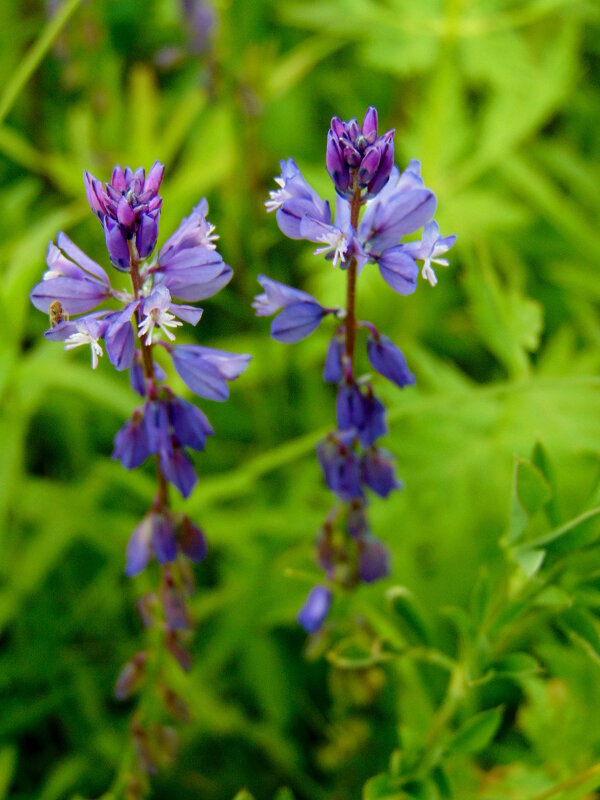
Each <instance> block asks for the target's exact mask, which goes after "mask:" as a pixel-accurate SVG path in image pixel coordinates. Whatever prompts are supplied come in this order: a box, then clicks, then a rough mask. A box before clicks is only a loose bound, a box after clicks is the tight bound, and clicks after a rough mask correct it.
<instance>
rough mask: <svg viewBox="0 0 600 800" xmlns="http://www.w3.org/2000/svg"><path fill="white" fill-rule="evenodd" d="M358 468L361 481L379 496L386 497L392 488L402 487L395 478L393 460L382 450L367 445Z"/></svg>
mask: <svg viewBox="0 0 600 800" xmlns="http://www.w3.org/2000/svg"><path fill="white" fill-rule="evenodd" d="M360 468H361V480H362V481H363V483H365V484H366V485H367V486H368V487H369V488H370V489H372V490H373V491H374V492H375V494H378V495H379V496H380V497H387V496H388V495H389V494H390V492H392V491H393V490H394V489H402V483H401V482H400V481H399V480H398V479H397V478H396V473H395V471H394V462H393V461H392V458H391V456H390V454H389V453H386V452H385V451H384V450H379V449H378V448H377V447H369V448H368V450H366V451H365V454H364V456H363V458H362V461H361V465H360Z"/></svg>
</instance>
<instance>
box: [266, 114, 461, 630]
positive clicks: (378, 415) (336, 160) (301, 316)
mask: <svg viewBox="0 0 600 800" xmlns="http://www.w3.org/2000/svg"><path fill="white" fill-rule="evenodd" d="M377 127H378V120H377V111H376V109H375V108H373V107H371V108H369V109H368V110H367V112H366V114H365V117H364V120H363V122H362V125H359V124H358V122H357V120H356V119H352V120H350V121H349V122H342V121H341V120H339V119H338V118H337V117H334V118H333V119H332V121H331V128H330V130H329V134H328V137H327V152H326V164H327V170H328V172H329V175H330V177H331V179H332V181H333V184H334V187H335V190H336V202H335V218H333V217H332V213H331V208H330V205H329V203H328V202H327V201H326V200H323V199H322V198H321V197H319V195H318V194H317V192H316V191H315V190H314V189H313V188H312V187H311V186H310V185H309V184H308V183H307V181H306V180H305V179H304V178H303V176H302V174H301V172H300V170H299V168H298V166H297V164H296V163H295V161H294V160H293V159H292V158H289V159H288V160H287V161H282V162H281V176H280V177H278V178H276V179H275V181H276V183H277V185H278V188H277V189H276V190H273V191H271V193H270V198H269V200H268V201H267V202H266V203H265V205H266V208H267V211H269V212H271V211H274V212H275V215H276V219H277V224H278V225H279V228H280V229H281V231H282V232H283V233H284V234H285V235H286V236H288V237H290V238H291V239H306V240H308V241H310V242H314V243H315V244H317V245H318V247H317V248H316V250H315V251H314V253H315V255H324V256H325V258H326V259H328V260H330V261H331V262H332V264H333V266H334V267H340V269H342V270H344V271H345V272H346V275H347V290H346V306H345V307H344V308H326V307H324V306H323V305H322V304H321V303H319V302H318V300H316V299H315V298H314V297H312V296H311V295H309V294H307V293H306V292H303V291H300V290H298V289H294V288H292V287H290V286H286V285H284V284H282V283H279V282H278V281H275V280H272V279H271V278H268V277H266V276H264V275H261V276H259V283H260V284H261V286H262V287H263V289H264V292H263V293H262V294H260V295H258V296H257V297H256V298H255V301H254V308H255V310H256V313H257V315H259V316H270V315H274V314H275V315H276V316H275V319H274V320H273V322H272V324H271V336H272V337H273V338H274V339H276V340H277V341H280V342H285V343H294V342H298V341H300V340H301V339H304V338H305V337H306V336H309V335H310V334H311V333H313V331H315V330H316V329H317V328H318V327H319V325H320V324H321V322H322V320H323V319H324V318H325V317H327V316H331V317H332V318H333V319H334V320H335V323H336V329H335V332H334V335H333V338H332V339H331V341H330V344H329V347H328V350H327V355H326V358H325V367H324V372H323V377H324V379H325V381H327V382H330V383H334V384H337V401H336V417H337V428H336V430H335V431H333V432H332V433H330V434H329V435H328V436H327V437H326V438H325V439H324V440H323V441H322V442H320V443H319V445H318V446H317V455H318V458H319V462H320V465H321V468H322V470H323V474H324V477H325V481H326V483H327V485H328V486H329V488H330V489H331V491H332V492H333V493H334V494H335V495H336V496H337V498H338V499H339V501H341V502H340V504H338V505H337V506H336V507H335V508H334V509H333V511H332V512H331V514H330V515H329V516H328V518H327V519H326V521H325V523H324V525H323V527H322V529H321V531H320V533H319V536H318V539H317V560H318V563H319V565H320V566H321V567H322V569H323V570H324V571H325V575H326V577H327V579H328V581H329V582H330V584H332V585H340V586H343V587H351V586H354V585H355V584H357V583H358V582H360V581H362V582H365V583H370V582H371V581H374V580H377V579H378V578H382V577H384V576H385V575H386V574H387V573H388V571H389V558H388V553H387V550H386V549H385V547H384V545H383V544H382V543H381V542H380V541H378V540H377V539H376V538H375V537H374V536H373V535H372V533H371V531H370V528H369V524H368V520H367V516H366V506H367V490H370V491H371V492H374V493H375V494H376V495H379V496H380V497H383V498H386V497H387V496H388V495H389V494H390V493H391V492H392V491H394V490H395V489H399V488H401V483H400V481H399V480H398V479H397V478H396V475H395V470H394V463H393V459H392V457H391V456H390V454H389V453H387V452H386V451H385V450H383V449H382V448H381V447H379V444H378V440H379V439H380V437H382V436H383V435H384V434H385V433H386V432H387V425H386V414H385V408H384V406H383V404H382V403H381V401H380V400H379V399H378V398H377V397H376V395H375V393H374V390H373V386H372V384H371V379H370V377H369V376H368V375H360V374H358V371H357V367H356V364H355V341H356V336H357V332H358V331H360V330H363V331H365V333H366V355H367V359H368V362H369V364H370V366H371V368H372V369H373V370H374V371H375V372H376V373H378V374H379V375H382V376H383V377H384V378H386V379H387V380H389V381H391V382H392V383H394V384H395V385H396V386H398V387H400V388H403V387H405V386H410V385H412V384H414V382H415V378H414V376H413V374H412V373H411V371H410V369H409V368H408V366H407V363H406V360H405V358H404V355H403V353H402V352H401V350H400V349H399V348H398V347H397V346H396V345H395V344H394V343H393V342H392V341H391V340H390V339H389V338H388V337H387V336H385V335H383V334H382V333H380V332H379V331H378V330H377V328H376V327H375V326H374V325H373V324H371V323H370V322H365V321H360V320H357V317H356V308H355V298H356V282H357V278H358V276H359V275H360V274H361V272H362V270H363V269H371V268H373V265H377V268H378V269H379V272H380V274H381V277H382V278H383V280H384V281H385V282H386V283H387V284H388V285H389V286H390V287H391V288H392V289H393V290H394V291H395V292H397V293H398V294H400V295H408V294H411V293H412V292H414V291H415V289H416V287H417V279H418V276H419V266H418V264H417V262H418V261H420V262H422V269H421V274H422V277H423V278H424V279H425V280H426V281H428V282H429V283H430V284H431V286H435V284H436V283H437V277H436V274H435V272H434V269H433V266H432V265H433V264H439V265H441V266H448V261H447V260H446V259H445V258H440V256H442V255H443V254H444V253H445V252H446V251H447V250H449V249H450V248H451V247H452V245H453V244H454V242H455V240H456V237H455V236H442V235H441V234H440V229H439V226H438V224H437V223H436V222H435V221H434V220H433V219H432V217H433V214H434V212H435V209H436V197H435V195H434V193H433V192H432V191H431V190H430V189H428V188H427V187H426V186H425V184H424V181H423V179H422V177H421V169H420V164H419V162H418V161H414V160H413V161H410V162H409V164H408V167H407V168H406V169H405V170H404V171H403V172H400V170H399V169H398V168H397V167H396V166H394V131H393V130H392V131H388V132H387V133H385V134H383V135H382V136H378V132H377ZM419 229H422V235H421V238H420V239H418V240H411V241H402V239H403V238H404V237H405V236H409V235H411V234H415V233H416V232H417V231H418V230H419ZM331 601H332V592H331V589H330V588H329V587H328V586H326V585H321V584H319V585H317V586H315V587H314V588H313V589H312V591H311V592H310V594H309V595H308V598H307V600H306V602H305V604H304V606H303V607H302V609H301V611H300V613H299V615H298V620H299V622H300V623H301V624H302V625H303V627H304V628H305V629H306V630H307V631H308V632H310V633H313V632H315V631H317V630H318V629H319V628H320V627H321V625H322V624H323V622H324V620H325V618H326V617H327V614H328V613H329V608H330V605H331Z"/></svg>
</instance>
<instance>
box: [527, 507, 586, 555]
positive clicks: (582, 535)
mask: <svg viewBox="0 0 600 800" xmlns="http://www.w3.org/2000/svg"><path fill="white" fill-rule="evenodd" d="M599 535H600V506H596V507H595V508H591V509H590V510H589V511H586V512H585V513H583V514H580V516H578V517H575V519H571V520H569V522H565V524H564V525H561V526H560V527H559V528H555V529H554V530H553V531H550V532H549V533H546V534H544V535H543V536H540V537H539V538H537V539H534V540H533V541H532V542H528V545H527V547H528V548H537V547H544V548H546V550H548V552H550V553H552V554H555V555H556V554H562V553H568V552H571V551H574V550H578V549H579V548H580V547H583V546H584V545H587V544H590V543H591V542H593V541H594V540H595V539H597V538H598V536H599Z"/></svg>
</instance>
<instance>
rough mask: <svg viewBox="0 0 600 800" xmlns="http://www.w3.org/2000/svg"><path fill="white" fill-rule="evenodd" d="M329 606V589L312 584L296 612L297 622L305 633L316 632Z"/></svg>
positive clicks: (323, 620) (327, 612)
mask: <svg viewBox="0 0 600 800" xmlns="http://www.w3.org/2000/svg"><path fill="white" fill-rule="evenodd" d="M330 607H331V591H330V590H329V589H328V588H327V587H326V586H321V585H317V586H314V587H313V588H312V589H311V590H310V592H309V594H308V597H307V598H306V601H305V603H304V605H303V606H302V608H301V609H300V611H299V612H298V617H297V619H298V622H299V623H300V625H302V627H303V628H304V630H305V631H306V632H307V633H316V632H317V631H318V630H319V628H320V627H321V625H322V624H323V623H324V622H325V618H326V617H327V614H329V609H330Z"/></svg>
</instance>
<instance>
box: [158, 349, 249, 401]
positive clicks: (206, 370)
mask: <svg viewBox="0 0 600 800" xmlns="http://www.w3.org/2000/svg"><path fill="white" fill-rule="evenodd" d="M171 357H172V359H173V366H174V367H175V369H176V370H177V372H178V374H179V376H180V378H181V379H182V381H183V382H184V383H185V384H186V386H187V387H188V388H189V389H191V390H192V392H194V394H197V395H198V396H199V397H205V398H207V399H208V400H218V401H220V402H223V401H224V400H227V398H228V397H229V387H228V385H227V381H233V380H235V379H236V378H238V377H239V376H240V375H241V374H242V372H244V371H245V369H246V367H247V366H248V364H249V362H250V359H251V358H252V356H249V355H240V354H238V353H228V352H227V351H225V350H216V349H213V348H212V347H201V346H200V345H193V344H186V345H179V346H178V347H173V348H172V350H171Z"/></svg>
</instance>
